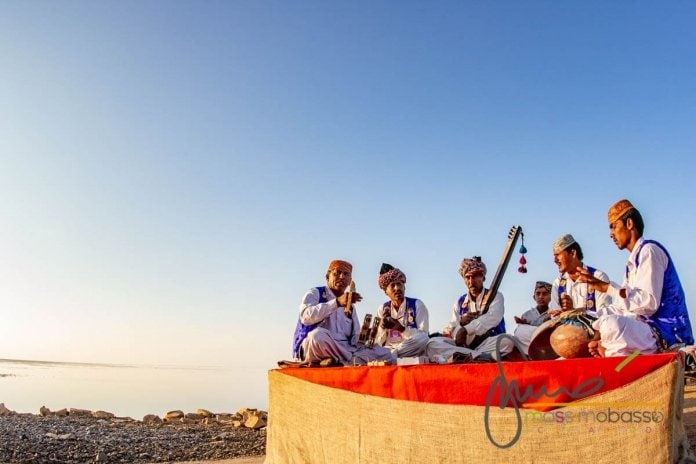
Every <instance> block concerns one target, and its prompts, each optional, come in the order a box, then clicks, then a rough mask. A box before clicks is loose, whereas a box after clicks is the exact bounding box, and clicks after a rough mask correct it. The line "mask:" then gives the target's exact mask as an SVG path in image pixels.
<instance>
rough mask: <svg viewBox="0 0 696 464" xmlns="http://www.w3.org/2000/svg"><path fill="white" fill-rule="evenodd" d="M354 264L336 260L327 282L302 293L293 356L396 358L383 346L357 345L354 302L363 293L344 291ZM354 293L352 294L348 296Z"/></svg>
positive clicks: (314, 359) (357, 360)
mask: <svg viewBox="0 0 696 464" xmlns="http://www.w3.org/2000/svg"><path fill="white" fill-rule="evenodd" d="M352 273H353V266H352V265H351V264H350V263H348V262H346V261H340V260H335V261H331V263H330V264H329V269H328V270H327V271H326V286H323V287H315V288H312V289H310V290H309V291H308V292H307V293H305V295H304V296H303V297H302V303H300V313H299V320H298V321H297V327H296V328H295V336H294V338H293V357H294V358H295V360H298V361H304V362H307V363H309V364H314V363H321V364H323V365H331V364H348V365H351V364H366V363H367V362H368V361H373V360H375V361H376V360H382V361H390V362H392V361H393V360H394V357H393V355H392V354H391V352H390V351H389V350H387V349H386V348H383V347H381V346H375V347H374V348H372V349H368V348H366V347H364V346H358V344H357V342H358V336H359V335H360V322H359V321H358V315H357V312H356V311H355V308H353V306H352V304H351V305H348V301H349V299H350V300H351V303H357V302H359V301H360V300H362V297H361V296H360V294H359V293H357V292H352V295H351V293H350V292H349V293H345V291H346V288H348V286H349V285H350V283H351V280H352ZM349 295H351V296H352V297H351V296H349Z"/></svg>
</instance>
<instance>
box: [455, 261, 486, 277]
mask: <svg viewBox="0 0 696 464" xmlns="http://www.w3.org/2000/svg"><path fill="white" fill-rule="evenodd" d="M474 274H483V275H484V276H485V275H486V265H485V264H483V262H482V261H481V257H480V256H474V257H473V258H464V259H463V260H462V264H461V265H460V266H459V275H461V276H462V277H466V276H468V275H474Z"/></svg>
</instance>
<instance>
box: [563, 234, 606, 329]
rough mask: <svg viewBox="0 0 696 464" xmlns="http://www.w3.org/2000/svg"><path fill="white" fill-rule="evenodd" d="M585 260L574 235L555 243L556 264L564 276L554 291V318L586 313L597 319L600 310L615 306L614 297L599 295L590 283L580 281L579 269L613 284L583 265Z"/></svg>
mask: <svg viewBox="0 0 696 464" xmlns="http://www.w3.org/2000/svg"><path fill="white" fill-rule="evenodd" d="M583 259H584V256H583V254H582V248H580V244H579V243H578V242H576V241H575V239H574V238H573V236H572V235H570V234H566V235H563V236H562V237H560V238H559V239H558V240H556V241H555V242H554V243H553V262H554V263H556V266H558V270H559V272H560V273H561V275H560V276H558V277H557V278H556V280H554V281H553V287H552V289H551V303H550V308H551V315H552V316H555V315H557V314H558V313H559V312H560V311H558V310H557V309H558V308H559V307H560V308H561V309H562V310H564V311H567V310H570V309H579V308H582V309H585V311H586V312H587V313H588V314H590V315H592V316H594V315H595V314H596V311H597V308H601V307H602V306H606V305H608V304H610V303H611V297H610V296H609V295H607V294H606V293H601V292H595V291H594V289H592V288H590V287H589V286H588V285H587V284H586V283H584V282H581V281H578V277H579V276H580V271H579V269H586V270H587V272H588V273H590V274H591V275H593V276H594V277H595V278H596V279H598V280H601V281H603V282H609V276H608V275H607V274H605V273H604V272H602V271H600V270H598V269H595V268H593V267H590V266H585V265H584V264H583V262H582V260H583Z"/></svg>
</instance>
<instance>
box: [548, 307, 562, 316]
mask: <svg viewBox="0 0 696 464" xmlns="http://www.w3.org/2000/svg"><path fill="white" fill-rule="evenodd" d="M562 312H563V310H562V309H549V310H548V312H547V314H548V316H549V317H550V318H553V317H557V316H559V315H560V314H561V313H562Z"/></svg>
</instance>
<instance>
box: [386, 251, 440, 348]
mask: <svg viewBox="0 0 696 464" xmlns="http://www.w3.org/2000/svg"><path fill="white" fill-rule="evenodd" d="M377 282H378V284H379V288H381V289H382V290H383V291H384V293H386V295H387V296H388V297H389V301H387V302H385V303H384V304H382V305H381V306H380V307H379V309H377V315H378V316H379V317H380V318H382V322H381V324H380V329H379V331H378V332H377V337H376V339H375V341H376V342H377V343H379V344H380V345H382V346H384V347H386V348H388V349H390V350H391V352H392V353H393V354H394V355H395V356H396V357H397V358H401V357H414V356H421V355H423V354H425V345H426V344H427V343H428V308H426V307H425V304H424V303H423V302H422V301H421V300H419V299H417V298H409V297H407V296H406V275H405V274H404V273H403V272H401V270H400V269H397V268H395V267H394V266H392V265H391V264H386V263H385V264H382V268H381V269H380V274H379V277H378V279H377Z"/></svg>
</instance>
